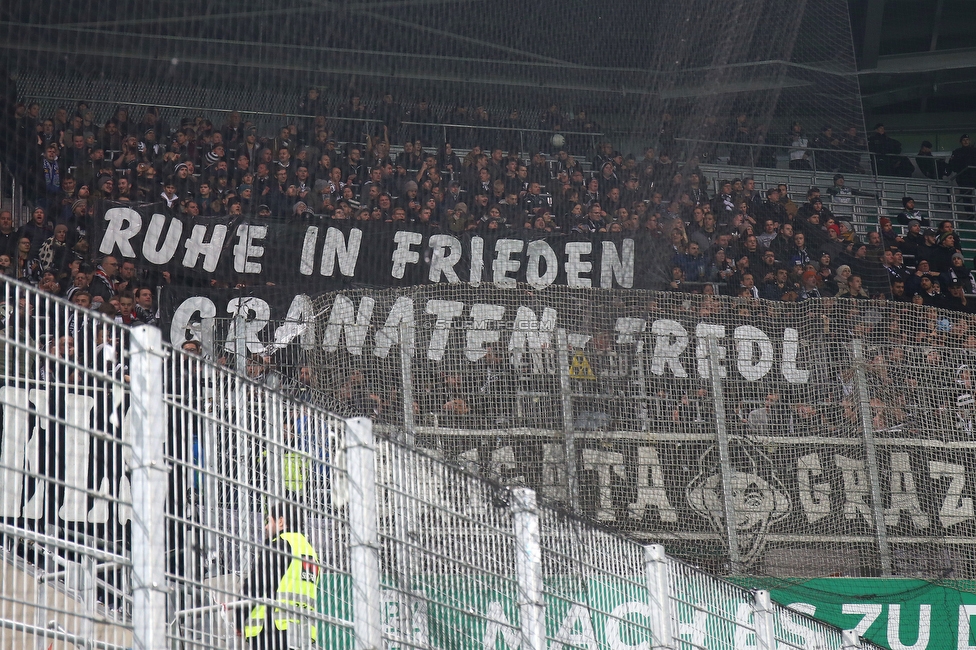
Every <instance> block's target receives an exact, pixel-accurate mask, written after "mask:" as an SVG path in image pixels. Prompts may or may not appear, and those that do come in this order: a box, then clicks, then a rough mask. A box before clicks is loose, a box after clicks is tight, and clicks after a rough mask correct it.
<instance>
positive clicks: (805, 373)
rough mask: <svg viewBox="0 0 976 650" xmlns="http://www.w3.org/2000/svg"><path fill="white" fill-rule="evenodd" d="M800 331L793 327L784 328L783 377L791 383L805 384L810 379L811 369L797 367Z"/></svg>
mask: <svg viewBox="0 0 976 650" xmlns="http://www.w3.org/2000/svg"><path fill="white" fill-rule="evenodd" d="M799 341H800V333H799V332H798V331H796V330H795V329H793V328H792V327H787V328H784V329H783V378H784V379H786V381H788V382H789V383H791V384H805V383H807V382H808V381H810V371H809V370H800V369H799V368H797V367H796V357H797V355H798V354H799V352H800V343H799Z"/></svg>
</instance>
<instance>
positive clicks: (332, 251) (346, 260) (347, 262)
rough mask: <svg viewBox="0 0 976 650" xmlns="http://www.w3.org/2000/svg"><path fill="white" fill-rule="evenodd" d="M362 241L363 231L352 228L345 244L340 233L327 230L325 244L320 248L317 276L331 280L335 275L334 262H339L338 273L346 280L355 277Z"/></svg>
mask: <svg viewBox="0 0 976 650" xmlns="http://www.w3.org/2000/svg"><path fill="white" fill-rule="evenodd" d="M362 241H363V231H362V230H360V229H359V228H353V229H352V230H350V231H349V241H348V243H347V242H346V239H345V237H343V236H342V231H341V230H339V229H338V228H329V229H328V230H327V231H326V232H325V244H323V246H322V267H321V268H320V269H319V275H322V276H324V277H329V278H331V277H332V275H333V274H334V273H335V265H336V261H338V262H339V273H342V274H343V275H344V276H346V277H347V278H351V277H353V276H354V275H356V263H357V262H358V261H359V247H360V245H361V244H362Z"/></svg>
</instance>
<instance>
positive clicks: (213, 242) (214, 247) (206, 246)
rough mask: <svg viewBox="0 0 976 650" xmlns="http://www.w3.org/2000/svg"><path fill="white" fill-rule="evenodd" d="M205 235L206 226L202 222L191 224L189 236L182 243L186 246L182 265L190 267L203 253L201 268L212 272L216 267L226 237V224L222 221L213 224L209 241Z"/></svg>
mask: <svg viewBox="0 0 976 650" xmlns="http://www.w3.org/2000/svg"><path fill="white" fill-rule="evenodd" d="M206 235H207V227H206V226H204V225H202V224H201V225H196V226H193V229H192V230H190V236H189V238H188V239H187V240H186V241H185V242H184V243H183V245H184V246H186V254H185V255H184V256H183V266H185V267H186V268H188V269H192V268H193V267H195V266H196V265H197V260H198V259H199V258H200V256H201V255H203V270H204V271H206V272H208V273H213V272H214V271H215V270H216V269H217V262H218V261H220V251H221V250H223V248H224V239H226V238H227V226H225V225H224V224H222V223H220V224H217V225H216V226H214V229H213V234H212V235H211V236H210V239H209V241H207V240H204V237H206Z"/></svg>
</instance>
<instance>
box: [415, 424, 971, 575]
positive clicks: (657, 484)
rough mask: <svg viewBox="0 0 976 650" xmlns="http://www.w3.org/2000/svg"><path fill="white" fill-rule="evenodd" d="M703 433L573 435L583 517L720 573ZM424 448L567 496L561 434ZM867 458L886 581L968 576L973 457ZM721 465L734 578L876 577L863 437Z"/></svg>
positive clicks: (753, 440)
mask: <svg viewBox="0 0 976 650" xmlns="http://www.w3.org/2000/svg"><path fill="white" fill-rule="evenodd" d="M708 428H709V426H708V424H707V423H702V424H701V430H700V431H699V432H698V433H693V432H689V433H687V434H677V435H675V434H670V433H668V434H663V435H662V434H656V433H655V432H653V431H650V432H647V433H644V434H641V433H631V434H628V433H625V432H614V433H613V435H612V436H609V435H607V434H605V433H603V432H578V433H577V436H576V443H575V445H576V471H577V476H578V481H579V493H580V494H579V499H580V508H581V510H582V512H583V514H585V515H587V516H589V517H591V518H593V519H595V520H597V521H600V522H603V523H606V524H608V525H610V526H612V527H615V528H618V529H621V530H624V531H627V532H628V533H629V534H631V535H632V536H633V537H634V538H637V539H643V540H646V541H648V542H659V543H662V544H664V545H665V547H666V548H667V549H668V551H669V552H670V553H672V554H674V555H677V556H679V557H688V558H689V559H693V560H694V561H695V562H696V563H698V565H699V566H703V567H708V568H709V569H710V570H714V571H718V572H727V571H728V566H727V564H726V562H727V561H728V549H729V541H728V528H727V527H726V526H725V520H724V515H725V513H724V510H723V499H722V497H723V494H722V487H721V485H722V482H721V481H722V467H721V463H720V453H719V446H718V444H717V442H716V440H715V438H714V432H708V431H707V429H708ZM425 433H428V434H429V433H430V432H429V430H425ZM661 438H664V439H661ZM432 440H433V442H432V444H440V445H441V446H442V447H443V448H447V449H451V450H454V452H455V454H456V455H455V456H454V457H453V460H455V461H456V462H458V463H459V464H462V465H464V466H468V467H472V468H479V470H480V471H483V472H484V473H485V474H487V475H490V476H491V477H493V478H495V479H496V480H499V481H502V482H508V483H510V484H528V485H530V486H531V487H534V488H536V489H537V490H539V492H540V493H541V494H542V495H543V496H544V497H545V498H547V499H549V500H552V501H563V502H565V501H567V499H568V495H567V492H566V474H565V472H566V464H565V463H564V462H563V458H564V456H563V451H564V443H563V438H562V437H561V436H557V435H553V437H549V438H544V437H538V436H533V435H531V433H530V432H524V433H510V434H502V435H495V436H491V437H487V436H486V437H483V438H478V437H476V436H471V437H468V438H466V439H464V440H460V441H459V440H457V439H456V438H452V431H451V430H444V434H443V442H440V441H438V439H437V438H436V437H434V438H433V439H432ZM877 459H878V475H879V481H880V490H879V493H878V498H879V499H880V501H881V504H882V507H881V508H880V514H881V515H882V518H883V522H884V526H885V530H884V533H885V539H886V541H887V544H888V546H889V547H890V552H889V554H890V562H891V566H892V571H893V572H894V574H895V575H918V573H919V571H924V572H925V573H926V574H927V575H928V574H931V575H953V571H956V572H957V575H958V572H959V571H964V570H965V568H964V567H965V566H966V565H968V563H969V562H970V559H969V558H970V550H969V549H970V547H971V543H972V539H973V538H974V536H976V530H974V529H976V514H974V510H973V501H974V499H976V481H973V479H972V478H971V477H972V476H974V473H976V450H974V449H972V448H971V446H970V447H969V448H966V449H960V448H959V447H958V446H955V445H951V444H947V445H945V446H944V447H939V446H936V445H933V444H931V441H915V442H914V443H912V442H909V441H906V440H897V441H885V442H884V443H882V444H879V445H878V451H877ZM730 463H731V465H732V467H731V474H730V478H731V480H732V481H733V482H734V485H735V490H734V495H735V501H734V503H733V505H734V508H735V514H736V521H737V525H736V533H737V540H738V548H739V556H740V561H741V562H742V568H743V570H744V571H746V572H748V573H752V574H757V573H758V574H765V575H777V576H793V575H811V574H812V575H831V574H835V575H880V572H881V567H882V559H881V553H882V550H881V547H880V542H879V536H878V535H877V532H876V528H875V524H876V519H875V516H876V510H875V508H874V507H873V498H872V491H871V488H870V485H871V481H870V474H869V472H870V469H869V467H868V466H867V464H866V463H865V452H864V445H863V441H862V440H860V439H858V438H851V439H846V440H845V439H840V438H834V439H831V438H824V439H822V440H821V441H818V442H816V443H813V442H810V441H809V440H806V441H799V440H797V441H793V440H790V438H789V437H788V436H751V437H748V438H747V437H744V436H742V437H740V436H734V437H733V438H732V442H731V445H730Z"/></svg>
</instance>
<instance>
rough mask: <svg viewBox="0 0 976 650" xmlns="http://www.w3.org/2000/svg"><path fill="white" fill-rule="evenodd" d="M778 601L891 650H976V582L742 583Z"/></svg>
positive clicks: (832, 580) (825, 580) (838, 580)
mask: <svg viewBox="0 0 976 650" xmlns="http://www.w3.org/2000/svg"><path fill="white" fill-rule="evenodd" d="M736 582H738V583H739V584H740V585H742V586H744V587H749V588H753V589H768V590H769V592H770V595H771V596H772V598H773V600H774V601H775V602H777V603H779V604H781V605H787V606H790V607H792V608H794V609H796V610H799V611H802V612H803V613H806V614H809V615H811V616H813V617H815V618H817V619H819V620H821V621H824V622H825V623H829V624H831V625H836V626H837V627H839V628H841V629H845V630H855V631H856V632H857V634H858V635H859V636H863V637H864V638H866V639H868V640H870V641H872V642H873V643H876V644H878V645H880V646H883V647H886V648H890V649H891V650H927V649H928V650H949V649H955V650H976V622H974V621H973V617H974V616H976V593H974V592H976V581H968V580H965V581H964V580H943V581H941V582H938V583H932V582H926V581H924V580H907V579H885V578H815V579H811V580H803V581H800V580H796V581H789V580H781V579H775V578H769V579H762V578H758V579H738V580H736Z"/></svg>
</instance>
